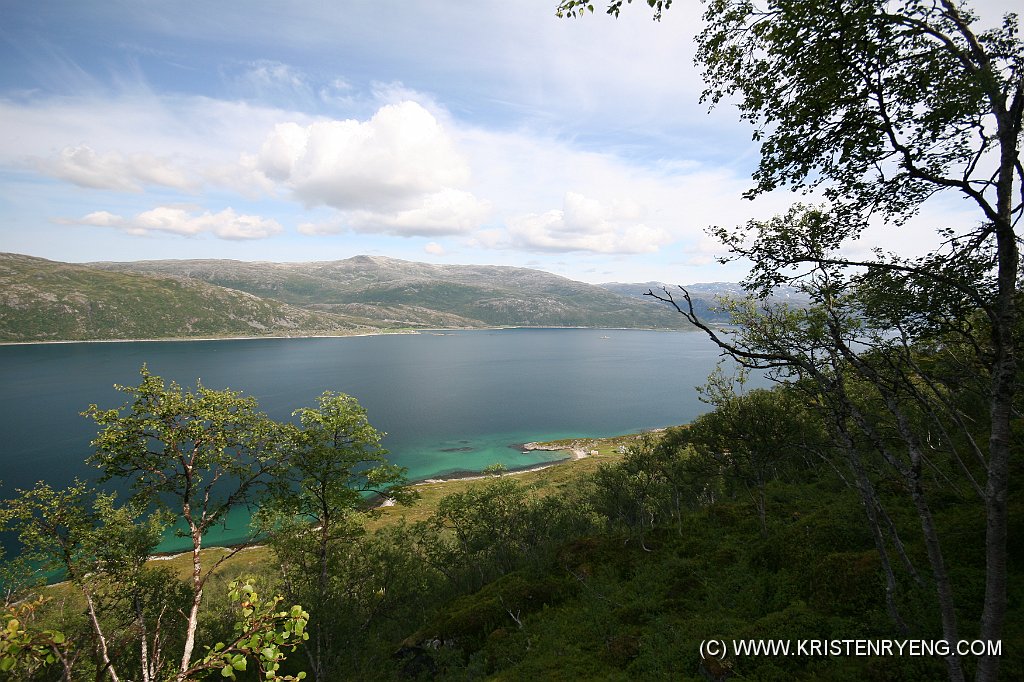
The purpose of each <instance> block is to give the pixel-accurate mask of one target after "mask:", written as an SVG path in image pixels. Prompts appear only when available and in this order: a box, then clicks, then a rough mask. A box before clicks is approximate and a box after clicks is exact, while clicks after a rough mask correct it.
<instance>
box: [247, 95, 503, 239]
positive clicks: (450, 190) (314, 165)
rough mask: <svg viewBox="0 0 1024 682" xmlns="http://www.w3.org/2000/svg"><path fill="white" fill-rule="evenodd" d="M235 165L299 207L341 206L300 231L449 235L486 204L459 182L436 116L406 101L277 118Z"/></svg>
mask: <svg viewBox="0 0 1024 682" xmlns="http://www.w3.org/2000/svg"><path fill="white" fill-rule="evenodd" d="M241 165H242V166H243V167H248V168H249V169H251V170H252V171H253V172H254V173H256V174H258V175H261V176H262V177H263V178H264V181H265V182H268V183H275V184H277V185H279V186H283V187H285V188H287V189H289V190H290V191H291V193H292V194H293V196H294V197H295V198H296V199H298V200H300V201H302V202H303V203H304V204H306V206H310V207H312V206H330V207H333V208H336V209H338V210H340V211H342V212H343V215H342V216H339V218H338V219H336V220H334V221H330V222H328V223H321V224H313V223H307V224H304V225H301V226H300V227H299V231H300V232H303V233H305V234H332V233H337V232H342V231H345V230H353V231H357V232H373V233H384V234H393V235H400V236H411V235H421V236H430V235H441V234H456V233H460V232H468V231H470V230H473V229H474V228H476V227H478V226H479V225H480V223H481V222H482V221H483V220H485V219H486V217H487V215H488V214H489V212H490V209H491V207H490V204H489V203H488V202H486V201H484V200H481V199H478V198H477V197H475V196H474V195H473V194H472V193H470V192H468V191H466V190H465V189H463V188H462V187H463V186H464V185H465V184H466V183H467V182H468V181H469V178H470V172H469V165H468V163H467V162H466V159H465V158H464V157H463V156H462V154H460V153H459V151H458V150H457V149H456V146H455V143H454V142H453V140H452V138H451V136H450V135H449V134H448V132H447V131H446V130H445V129H444V127H443V126H442V125H441V123H440V122H439V121H438V120H437V118H436V117H435V116H434V115H433V114H431V113H430V112H429V111H428V110H427V109H426V108H424V107H423V106H421V105H420V104H418V103H416V102H412V101H402V102H399V103H395V104H388V105H386V106H383V107H381V108H380V109H379V110H377V112H376V113H375V114H374V115H373V116H372V117H371V118H370V119H368V120H366V121H357V120H353V119H349V120H344V121H337V120H332V121H317V122H315V123H311V124H309V125H305V126H303V125H299V124H297V123H294V122H287V123H280V124H278V125H276V126H275V127H274V131H273V132H272V133H271V134H270V135H269V136H268V137H267V139H266V140H265V141H264V143H263V145H262V147H261V148H260V151H259V153H258V154H256V155H252V156H247V157H243V158H242V161H241Z"/></svg>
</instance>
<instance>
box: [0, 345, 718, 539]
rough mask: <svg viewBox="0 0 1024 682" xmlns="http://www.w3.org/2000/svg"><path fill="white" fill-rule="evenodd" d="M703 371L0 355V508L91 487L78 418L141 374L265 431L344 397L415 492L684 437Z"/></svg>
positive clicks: (141, 354)
mask: <svg viewBox="0 0 1024 682" xmlns="http://www.w3.org/2000/svg"><path fill="white" fill-rule="evenodd" d="M717 359H718V351H717V349H716V348H715V347H714V346H713V345H712V344H711V343H710V342H709V341H708V340H707V339H706V338H705V337H704V336H703V335H701V334H698V333H692V332H655V331H640V330H590V329H508V330H486V331H483V330H482V331H454V332H444V333H440V332H438V333H423V334H408V335H406V334H403V335H391V336H371V337H350V338H312V339H245V340H232V341H188V342H126V343H84V344H45V345H28V346H2V347H0V480H2V481H3V482H4V488H3V489H2V490H0V493H2V494H9V491H11V490H12V489H13V488H15V487H27V486H31V485H32V484H33V483H34V482H35V481H37V480H42V479H45V480H47V481H48V482H50V483H51V484H52V485H55V486H62V485H66V484H67V483H68V482H70V481H71V480H72V479H73V478H74V477H76V476H77V477H80V478H84V479H90V478H94V477H95V470H93V469H92V468H91V467H89V466H88V465H86V464H85V463H84V461H83V460H84V459H85V458H86V457H87V456H88V455H89V454H90V447H89V441H90V439H91V438H93V437H94V436H95V426H94V425H93V424H92V423H91V422H90V421H89V420H87V419H85V418H83V417H81V416H79V413H80V412H81V411H82V410H84V409H85V408H86V407H87V406H88V405H89V404H90V403H97V404H99V405H100V406H101V407H113V406H117V405H119V404H121V403H122V402H123V397H122V396H121V394H119V393H117V392H116V391H114V390H113V388H112V386H113V384H115V383H119V384H129V385H130V384H137V383H138V371H139V368H140V367H141V365H142V364H143V363H147V364H148V366H149V368H150V370H151V371H152V372H153V373H154V374H157V375H160V376H162V377H164V378H165V379H168V380H170V379H174V380H176V381H178V382H179V383H181V384H182V385H184V386H192V385H194V384H195V382H196V380H197V379H201V380H202V382H203V384H204V385H206V386H209V387H211V388H226V387H230V388H232V389H235V390H241V391H244V392H245V393H247V394H250V395H254V396H255V397H256V398H257V399H258V400H259V402H260V406H261V408H262V409H263V410H264V411H266V412H267V413H268V414H269V415H270V416H271V417H274V418H276V419H287V418H289V415H290V414H291V412H292V411H293V410H295V409H296V408H299V407H304V406H312V405H314V404H315V401H316V398H317V396H319V395H320V394H321V393H322V392H323V391H326V390H331V391H340V392H344V393H349V394H351V395H353V396H355V397H356V398H358V399H359V401H360V403H361V404H362V405H363V406H364V407H365V408H366V409H367V411H368V414H369V418H370V421H371V423H372V424H374V426H376V427H377V428H378V429H381V430H383V431H385V432H387V434H388V436H387V437H386V438H385V441H384V444H385V447H387V448H388V449H389V450H390V452H391V455H390V457H391V460H392V461H393V462H394V463H396V464H399V465H402V466H405V467H408V469H409V476H410V478H412V479H425V478H431V477H443V476H445V475H451V474H453V473H458V472H465V471H479V470H480V469H482V468H483V467H485V466H487V465H489V464H493V463H495V462H501V463H503V464H505V465H506V466H509V467H524V466H530V465H534V464H539V463H543V462H545V461H550V460H551V459H552V458H553V455H552V454H551V453H545V452H537V451H535V452H531V453H524V452H522V451H521V449H519V448H517V447H513V446H515V445H518V444H522V443H525V442H528V441H537V440H550V439H555V438H568V437H577V436H609V435H615V434H620V433H630V432H636V431H641V430H644V429H650V428H657V427H662V426H668V425H673V424H680V423H684V422H687V421H689V420H691V419H693V418H694V417H695V416H697V415H698V414H700V413H701V412H703V411H705V410H706V409H707V406H706V405H704V404H703V403H700V402H699V401H698V400H697V398H696V393H695V391H694V387H695V386H697V385H700V384H703V383H704V380H705V378H706V377H707V375H708V373H709V372H710V371H711V370H712V369H713V368H714V365H715V363H716V361H717ZM247 521H248V515H247V514H246V513H245V512H244V511H240V513H239V514H237V515H236V516H235V517H233V518H232V519H229V521H228V523H227V525H226V527H225V528H222V529H220V530H219V531H218V532H217V533H216V534H215V535H214V536H211V537H210V540H211V541H212V542H230V541H231V540H233V539H236V538H238V537H240V536H241V535H242V534H244V532H245V524H246V523H247ZM181 546H183V543H182V542H181V541H180V540H178V539H176V538H171V539H169V540H168V541H167V542H165V543H164V545H163V546H162V547H161V549H164V550H167V551H170V550H174V549H177V548H178V547H181Z"/></svg>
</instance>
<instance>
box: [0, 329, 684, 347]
mask: <svg viewBox="0 0 1024 682" xmlns="http://www.w3.org/2000/svg"><path fill="white" fill-rule="evenodd" d="M503 329H590V330H593V331H641V332H692V331H698V329H697V328H696V327H686V328H683V327H680V328H677V329H674V328H666V327H552V326H549V325H545V326H542V327H524V326H521V325H503V326H500V327H438V328H431V329H396V330H394V331H388V330H382V331H376V332H358V333H354V334H291V335H285V336H276V335H275V336H169V337H166V338H148V339H62V340H46V341H0V346H39V345H56V344H64V343H157V342H161V341H173V342H176V343H177V342H188V341H254V340H259V339H267V340H279V339H348V338H357V337H365V336H392V335H415V334H433V333H437V332H476V331H481V332H484V331H501V330H503Z"/></svg>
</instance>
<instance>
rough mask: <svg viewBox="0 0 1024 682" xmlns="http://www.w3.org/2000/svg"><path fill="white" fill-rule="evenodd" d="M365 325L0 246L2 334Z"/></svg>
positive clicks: (195, 333)
mask: <svg viewBox="0 0 1024 682" xmlns="http://www.w3.org/2000/svg"><path fill="white" fill-rule="evenodd" d="M378 326H380V325H379V324H378V323H375V324H374V327H373V328H376V327H378ZM370 328H371V327H370V326H369V324H368V321H366V320H364V319H358V318H355V317H351V316H343V315H338V314H332V313H328V312H322V311H312V310H306V309H303V308H299V307H296V306H292V305H287V304H285V303H281V302H278V301H271V300H266V299H261V298H259V297H257V296H253V295H251V294H248V293H244V292H241V291H232V290H229V289H225V288H223V287H217V286H212V285H210V284H207V283H206V282H202V281H198V280H190V279H182V278H171V277H158V276H151V275H140V274H136V273H131V272H109V271H105V270H100V269H97V268H90V267H86V266H83V265H75V264H69V263H58V262H54V261H49V260H45V259H42V258H34V257H31V256H21V255H17V254H9V253H0V341H53V340H82V339H127V338H171V337H201V336H247V335H285V334H317V333H320V334H326V333H351V332H353V331H358V330H360V329H370Z"/></svg>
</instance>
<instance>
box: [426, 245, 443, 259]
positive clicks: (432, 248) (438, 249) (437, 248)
mask: <svg viewBox="0 0 1024 682" xmlns="http://www.w3.org/2000/svg"><path fill="white" fill-rule="evenodd" d="M423 250H424V251H425V252H427V253H429V254H430V255H431V256H443V255H444V254H445V250H444V247H443V246H441V245H440V244H438V243H437V242H430V243H429V244H427V245H426V246H424V247H423Z"/></svg>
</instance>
